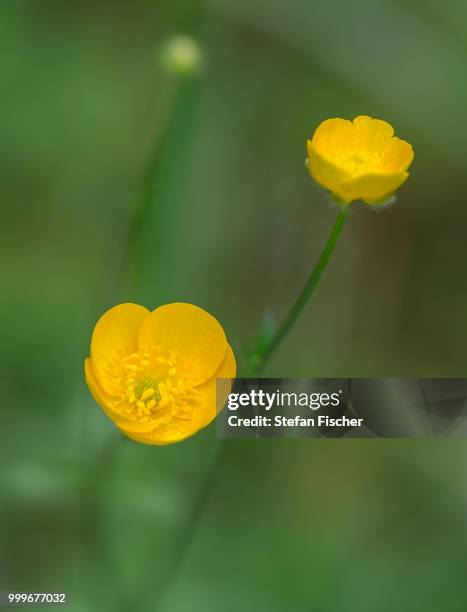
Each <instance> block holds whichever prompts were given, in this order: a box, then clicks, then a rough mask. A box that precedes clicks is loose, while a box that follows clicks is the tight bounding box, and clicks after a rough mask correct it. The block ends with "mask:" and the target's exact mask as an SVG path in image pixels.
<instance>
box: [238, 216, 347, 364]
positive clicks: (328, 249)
mask: <svg viewBox="0 0 467 612" xmlns="http://www.w3.org/2000/svg"><path fill="white" fill-rule="evenodd" d="M346 218H347V208H341V210H340V211H339V214H338V215H337V219H336V222H335V223H334V226H333V228H332V230H331V234H330V235H329V238H328V241H327V242H326V245H325V246H324V249H323V252H322V253H321V256H320V258H319V259H318V262H317V263H316V266H315V267H314V268H313V270H312V272H311V274H310V277H309V278H308V281H307V282H306V284H305V286H304V287H303V289H302V292H301V293H300V295H299V296H298V298H297V301H296V302H295V304H294V305H293V306H292V308H291V309H290V311H289V314H288V315H287V316H286V317H285V319H284V320H283V322H282V324H281V325H280V327H279V328H278V329H277V331H276V332H275V333H274V335H273V336H272V337H271V339H270V340H269V342H267V343H266V345H265V346H264V348H262V349H261V350H259V351H257V352H256V353H254V354H253V355H252V357H251V358H250V364H249V369H248V374H249V376H257V375H258V374H259V372H260V371H261V370H262V369H263V367H264V366H265V365H266V363H267V361H268V360H269V359H270V357H271V355H272V354H273V353H274V351H275V350H276V349H277V348H278V347H279V345H280V344H281V343H282V341H283V340H284V338H285V337H286V336H287V334H288V333H289V331H290V330H291V329H292V327H293V325H294V323H295V322H296V321H297V319H298V318H299V316H300V315H301V313H302V312H303V310H304V308H305V306H306V305H307V304H308V301H309V299H310V298H311V296H312V295H313V293H314V291H315V289H316V287H317V286H318V284H319V281H320V280H321V277H322V275H323V272H324V271H325V269H326V266H327V265H328V263H329V260H330V258H331V255H332V253H333V251H334V249H335V247H336V244H337V240H338V238H339V235H340V233H341V230H342V226H343V225H344V222H345V220H346Z"/></svg>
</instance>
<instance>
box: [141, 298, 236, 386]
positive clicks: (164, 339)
mask: <svg viewBox="0 0 467 612" xmlns="http://www.w3.org/2000/svg"><path fill="white" fill-rule="evenodd" d="M139 343H140V347H141V348H142V349H144V348H146V347H147V348H150V347H152V346H154V345H156V346H159V347H161V348H164V349H171V350H173V351H175V352H176V353H178V354H179V355H180V356H181V357H182V359H183V360H184V361H185V364H186V365H187V366H188V368H189V377H190V380H191V382H192V384H193V385H199V384H202V383H203V382H205V381H206V380H208V379H209V378H211V377H212V376H213V375H214V374H215V372H216V370H217V369H218V368H219V365H220V364H221V362H222V361H223V359H224V356H225V353H226V350H227V340H226V337H225V333H224V330H223V329H222V327H221V326H220V325H219V323H218V322H217V321H216V319H215V318H214V317H213V316H211V315H210V314H209V313H207V312H206V311H205V310H203V309H202V308H198V306H193V305H192V304H184V303H174V304H166V305H165V306H160V307H159V308H156V310H154V311H153V312H151V313H150V315H149V316H148V317H147V318H146V319H145V320H144V322H143V325H142V327H141V331H140V336H139Z"/></svg>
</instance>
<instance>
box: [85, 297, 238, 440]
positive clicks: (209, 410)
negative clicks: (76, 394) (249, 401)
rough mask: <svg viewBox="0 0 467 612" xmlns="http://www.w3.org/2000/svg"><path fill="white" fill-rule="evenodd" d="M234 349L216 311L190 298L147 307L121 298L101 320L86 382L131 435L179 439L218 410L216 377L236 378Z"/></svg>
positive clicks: (106, 409) (118, 422) (202, 425)
mask: <svg viewBox="0 0 467 612" xmlns="http://www.w3.org/2000/svg"><path fill="white" fill-rule="evenodd" d="M235 372H236V365H235V357H234V354H233V352H232V349H231V348H230V346H229V344H228V342H227V339H226V337H225V333H224V330H223V329H222V327H221V326H220V325H219V323H218V322H217V321H216V319H215V318H214V317H212V316H211V315H210V314H208V313H207V312H206V311H205V310H202V309H201V308H198V307H197V306H193V305H192V304H181V303H176V304H166V305H165V306H160V307H159V308H156V310H154V311H153V312H149V311H148V310H147V309H146V308H144V307H143V306H139V305H138V304H120V305H118V306H115V307H114V308H111V309H110V310H108V311H107V312H106V313H105V314H104V315H103V316H102V317H101V318H100V319H99V321H98V322H97V324H96V326H95V328H94V332H93V335H92V340H91V356H90V357H88V358H87V359H86V361H85V376H86V382H87V385H88V387H89V390H90V391H91V394H92V396H93V397H94V399H95V400H96V402H97V403H98V404H99V405H100V406H101V407H102V408H103V410H104V412H105V413H106V414H107V416H108V417H110V418H111V419H112V420H113V421H114V423H115V424H116V425H117V427H118V428H119V429H120V430H121V431H122V432H123V433H124V434H125V435H127V436H128V437H129V438H132V439H133V440H136V441H138V442H144V443H146V444H171V443H173V442H179V441H180V440H183V439H184V438H187V437H188V436H191V435H193V434H194V433H196V432H197V431H199V430H200V429H202V428H203V427H206V425H208V424H209V423H210V422H211V421H212V420H213V419H214V417H215V416H216V378H227V379H230V378H234V377H235Z"/></svg>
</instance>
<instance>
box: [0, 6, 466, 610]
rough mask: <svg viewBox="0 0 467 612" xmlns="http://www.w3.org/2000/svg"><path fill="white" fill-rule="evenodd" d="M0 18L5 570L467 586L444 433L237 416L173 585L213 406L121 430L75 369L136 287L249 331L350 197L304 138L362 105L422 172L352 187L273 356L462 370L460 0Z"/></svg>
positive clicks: (333, 596)
mask: <svg viewBox="0 0 467 612" xmlns="http://www.w3.org/2000/svg"><path fill="white" fill-rule="evenodd" d="M178 33H183V34H188V35H191V36H194V37H195V38H196V39H197V40H198V41H199V43H200V44H201V45H202V48H203V51H204V54H205V68H204V71H203V73H202V74H201V75H200V76H199V77H195V78H192V79H188V80H185V81H184V82H183V83H180V82H178V81H177V79H176V78H175V77H173V76H171V75H169V74H167V72H165V71H164V70H163V68H162V67H161V64H160V61H159V59H160V49H161V46H163V45H164V44H165V43H166V41H167V40H169V39H170V37H171V36H173V35H175V34H178ZM0 40H1V41H2V53H1V54H0V74H1V76H2V83H1V85H2V86H1V97H0V99H1V105H2V112H1V121H0V156H1V160H0V174H1V177H0V189H1V192H2V193H1V200H0V202H1V203H0V206H1V213H2V222H1V224H0V232H1V240H0V249H1V260H0V266H1V278H2V288H3V291H2V299H1V302H0V309H1V318H0V321H1V355H2V361H3V364H2V376H1V377H0V385H1V398H2V426H1V428H0V431H1V433H0V590H2V589H3V590H8V589H9V590H30V591H31V590H35V591H40V592H44V591H55V592H66V593H68V595H69V599H70V602H71V603H70V609H71V610H73V611H88V610H89V611H91V610H92V611H94V610H143V609H147V610H156V609H157V610H163V611H164V612H178V611H183V612H198V611H199V612H201V611H203V612H206V611H207V612H210V611H213V612H217V611H218V610H225V611H230V610H232V611H234V610H268V611H271V612H276V611H277V612H279V611H280V612H282V611H283V610H299V611H301V610H319V611H320V612H323V611H330V612H331V611H332V612H340V611H342V612H347V611H354V610H358V611H367V610H368V611H374V610H382V611H386V610H387V611H391V612H392V611H394V610H410V611H418V610H420V611H424V612H425V611H426V610H432V609H433V610H435V609H436V610H443V611H449V612H450V611H457V610H459V611H463V610H465V609H467V589H466V587H465V575H466V571H467V553H466V545H467V522H466V511H467V480H466V476H465V462H466V461H467V445H466V444H465V443H464V441H463V440H455V439H450V440H437V441H423V440H418V441H417V440H407V441H395V440H394V441H391V440H337V441H336V440H334V441H332V440H302V441H299V440H267V441H254V440H253V441H245V440H243V441H240V440H239V441H235V440H234V441H232V442H231V443H229V445H228V447H227V449H226V452H225V453H224V454H223V456H222V461H221V464H220V465H219V466H218V470H217V478H216V480H215V482H214V486H213V488H212V490H211V492H210V495H209V497H208V498H207V501H206V504H205V507H204V508H203V509H202V510H203V511H202V513H201V516H200V521H199V524H198V527H197V529H196V531H195V532H194V533H193V534H192V536H191V540H190V542H189V545H188V546H187V554H186V555H185V556H184V558H183V559H182V562H181V563H180V565H179V567H178V569H177V572H176V576H175V578H174V580H173V581H171V582H170V584H167V585H165V586H166V587H167V588H165V589H164V591H163V596H160V597H159V594H160V591H161V585H160V583H159V580H160V577H161V576H162V580H164V578H163V577H164V576H165V575H166V572H167V568H168V567H170V565H171V563H172V561H171V560H172V559H173V557H174V547H175V546H176V543H177V542H180V538H182V539H183V537H184V531H183V525H184V524H185V523H186V519H187V516H188V515H189V513H190V508H191V507H192V504H193V501H194V500H195V499H196V495H197V492H198V491H199V489H200V486H202V483H203V479H204V478H205V475H206V473H207V472H208V471H209V470H210V467H209V466H210V464H211V463H212V462H213V461H216V459H215V453H216V444H217V443H216V440H215V433H214V427H213V426H211V427H210V428H208V430H206V431H203V432H202V433H201V434H199V435H197V436H195V437H194V438H192V439H190V440H188V441H186V442H184V443H182V444H179V445H175V446H173V447H167V448H158V447H146V446H144V445H138V444H134V443H131V442H130V441H119V440H118V436H117V434H116V430H115V428H114V426H113V425H112V424H111V423H110V422H109V421H108V420H107V419H106V417H105V416H104V415H103V413H102V412H101V411H100V409H99V408H98V407H97V405H96V404H95V403H94V402H93V400H92V399H91V397H90V395H89V393H88V390H87V388H86V386H85V384H84V380H83V359H84V357H85V356H86V355H87V351H88V347H89V340H90V335H91V332H92V328H93V325H94V323H95V321H96V320H97V318H98V317H99V316H100V315H101V314H102V313H103V312H104V311H105V310H106V309H107V308H109V307H110V306H112V305H114V304H116V303H119V302H123V301H136V302H140V303H143V304H144V305H145V306H147V307H149V308H153V307H155V306H156V305H158V304H160V303H166V302H170V301H174V300H177V301H190V302H193V303H195V304H198V305H200V306H202V307H203V308H205V309H207V310H208V311H210V312H212V313H213V314H215V315H216V317H217V318H218V319H219V320H220V321H221V323H222V324H223V326H224V328H225V329H226V331H227V334H228V336H229V338H230V341H231V344H232V345H233V347H234V349H235V351H236V353H237V356H239V357H240V355H241V351H242V347H243V346H244V344H245V342H248V340H249V339H251V338H252V336H254V334H255V333H256V330H257V329H258V326H259V325H260V322H261V320H262V318H263V316H264V315H265V314H266V313H267V314H269V315H270V316H272V317H275V318H280V317H281V316H282V315H283V314H284V313H285V312H286V310H287V308H288V307H289V306H290V304H291V301H292V300H293V299H294V297H295V296H296V295H297V292H298V291H299V289H300V288H301V286H302V285H303V283H304V281H305V279H306V276H307V273H308V272H309V270H310V266H311V264H312V263H313V262H314V261H315V259H316V257H317V256H318V254H319V252H320V249H321V248H322V246H323V243H324V241H325V240H326V237H327V234H328V232H329V229H330V227H331V225H332V223H333V220H334V218H335V214H336V211H335V209H333V208H332V207H331V206H330V204H329V200H328V197H327V196H326V194H325V193H323V192H322V191H321V190H320V189H319V188H318V187H317V186H315V185H314V184H313V183H312V182H311V181H310V179H309V178H308V176H307V173H306V171H305V168H304V165H303V162H304V158H305V140H306V138H307V137H309V136H310V135H311V134H312V132H313V130H314V129H315V127H316V126H317V124H318V123H319V122H320V121H322V120H323V119H325V118H328V117H333V116H341V117H347V118H352V117H353V116H355V115H358V114H369V115H372V116H376V117H379V118H383V119H386V120H388V121H389V122H391V123H392V124H393V125H394V127H395V129H396V132H397V134H398V135H399V136H401V137H402V138H404V139H406V140H408V141H409V142H411V143H412V144H413V145H414V148H415V162H414V164H413V167H412V175H411V177H410V179H409V181H408V182H407V183H406V185H404V186H403V187H402V188H401V190H400V192H399V200H398V202H397V204H396V205H395V206H393V207H392V208H390V209H388V210H386V211H384V212H381V213H379V214H378V213H375V212H373V211H371V210H369V209H368V208H367V207H363V206H356V207H355V209H354V210H353V211H352V214H351V218H350V220H349V222H348V224H347V226H346V227H345V231H344V235H343V238H342V240H341V241H340V243H339V245H338V247H337V250H336V253H335V255H334V258H333V260H332V262H331V265H330V267H329V269H328V270H327V273H326V275H325V278H324V280H323V282H322V284H321V286H320V288H319V290H318V292H317V294H316V296H315V298H314V300H313V302H312V303H311V304H310V305H309V307H308V308H307V310H306V312H305V314H304V316H303V317H302V318H301V320H300V322H299V324H298V325H297V326H296V327H295V328H294V330H293V332H292V333H291V334H290V336H289V337H288V338H287V340H286V342H284V344H283V346H282V347H281V349H280V350H279V351H278V352H277V354H276V355H275V356H274V358H273V359H272V360H271V362H270V364H269V366H268V370H267V372H265V374H268V375H271V376H274V375H277V376H294V377H310V376H364V377H366V376H407V377H410V376H413V377H423V376H461V377H462V376H464V374H465V364H466V353H467V349H466V344H467V323H466V322H465V320H464V319H465V312H466V307H467V283H466V281H465V274H464V268H465V267H464V260H465V252H466V241H465V227H466V224H467V207H466V205H465V200H466V196H465V194H466V193H467V174H466V172H465V168H466V164H467V121H466V119H465V109H466V107H467V4H466V3H465V2H463V1H462V0H447V1H445V2H442V3H440V2H438V1H435V0H407V1H404V0H355V1H346V0H327V1H326V2H314V1H311V0H292V1H291V2H283V1H280V0H270V1H269V2H264V1H261V0H228V1H224V0H202V1H195V2H189V1H187V0H185V1H182V0H164V1H159V2H158V1H157V0H134V1H133V2H124V1H123V0H113V1H112V2H110V1H107V2H105V1H102V0H101V1H95V0H94V1H93V2H91V0H81V1H80V2H65V1H64V0H61V1H59V0H55V1H54V0H40V1H38V0H21V1H18V0H4V1H3V2H2V3H1V5H0ZM150 160H152V162H151V161H150ZM148 168H150V170H151V172H150V174H149V175H148ZM148 189H149V191H148ZM144 193H150V194H151V207H150V209H148V211H147V215H146V216H145V218H144V220H143V222H142V223H141V222H140V221H141V219H140V217H138V216H136V217H135V215H136V212H137V211H138V210H140V205H141V201H142V198H143V197H144ZM129 228H133V229H131V230H129ZM129 237H130V239H129ZM143 589H144V590H145V592H146V593H147V597H146V596H145V597H143V599H145V601H144V605H143V602H142V600H140V597H141V594H142V590H143ZM135 602H140V603H135Z"/></svg>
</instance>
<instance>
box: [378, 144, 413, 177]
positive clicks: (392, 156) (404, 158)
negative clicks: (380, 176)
mask: <svg viewBox="0 0 467 612" xmlns="http://www.w3.org/2000/svg"><path fill="white" fill-rule="evenodd" d="M413 158H414V152H413V148H412V145H410V144H409V143H408V142H406V141H405V140H401V139H400V138H397V136H394V138H392V139H391V142H390V143H389V145H388V146H387V147H386V148H385V150H384V151H383V152H382V154H381V170H382V172H387V173H388V174H400V173H402V172H406V171H407V168H408V167H409V166H410V164H411V163H412V162H413Z"/></svg>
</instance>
